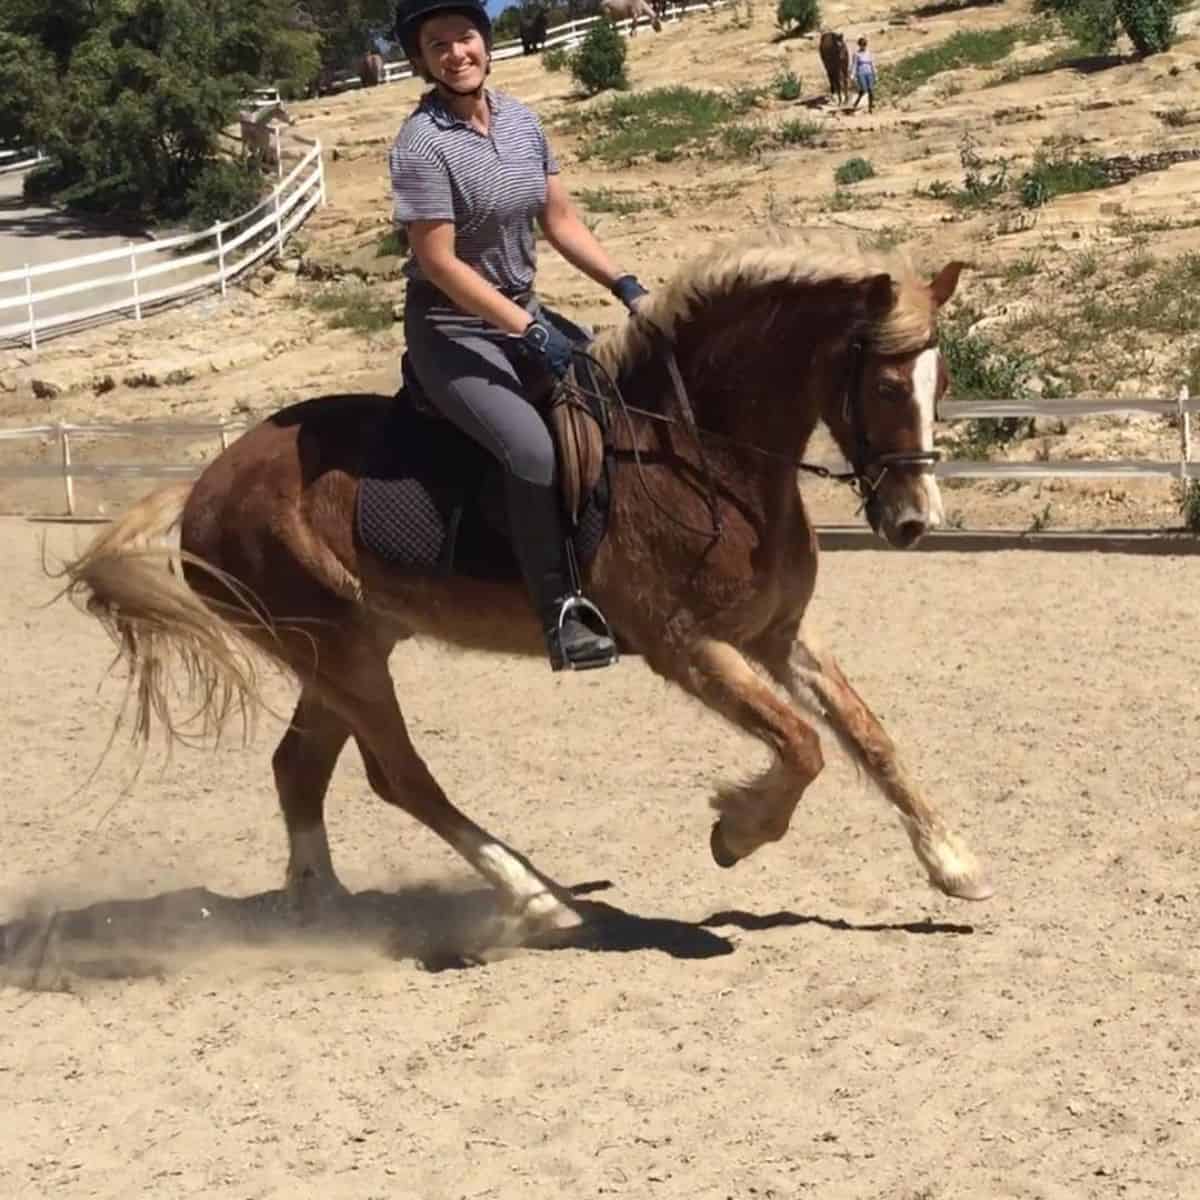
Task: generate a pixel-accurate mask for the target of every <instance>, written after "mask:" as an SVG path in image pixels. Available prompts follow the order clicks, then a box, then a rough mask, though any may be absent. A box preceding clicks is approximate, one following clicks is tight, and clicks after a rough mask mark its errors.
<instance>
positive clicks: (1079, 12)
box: [1039, 0, 1175, 55]
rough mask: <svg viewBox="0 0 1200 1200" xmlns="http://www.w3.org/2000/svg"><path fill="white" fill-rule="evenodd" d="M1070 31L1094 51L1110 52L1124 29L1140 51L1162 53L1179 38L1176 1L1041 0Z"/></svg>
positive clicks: (1077, 39)
mask: <svg viewBox="0 0 1200 1200" xmlns="http://www.w3.org/2000/svg"><path fill="white" fill-rule="evenodd" d="M1039 7H1041V8H1043V9H1047V10H1049V11H1052V12H1055V13H1057V14H1058V16H1059V19H1060V20H1061V21H1062V24H1063V27H1064V28H1065V29H1066V31H1067V32H1068V33H1069V34H1071V36H1072V37H1074V39H1075V41H1076V42H1078V44H1079V45H1080V46H1081V47H1082V48H1083V49H1084V50H1087V51H1090V52H1091V53H1093V54H1107V53H1108V52H1109V51H1110V50H1112V48H1113V46H1114V45H1116V41H1117V34H1118V32H1119V31H1120V30H1122V29H1123V30H1124V31H1125V33H1126V35H1127V36H1128V37H1129V40H1130V41H1131V42H1132V43H1133V47H1134V49H1135V50H1136V51H1137V52H1138V54H1142V55H1146V54H1161V53H1162V52H1163V51H1164V50H1169V49H1170V47H1171V43H1172V42H1173V41H1174V38H1175V6H1174V4H1173V3H1172V0H1041V2H1040V5H1039Z"/></svg>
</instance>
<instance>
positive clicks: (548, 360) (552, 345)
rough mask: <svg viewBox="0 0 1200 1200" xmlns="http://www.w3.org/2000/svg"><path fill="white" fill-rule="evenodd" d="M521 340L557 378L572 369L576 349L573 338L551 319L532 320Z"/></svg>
mask: <svg viewBox="0 0 1200 1200" xmlns="http://www.w3.org/2000/svg"><path fill="white" fill-rule="evenodd" d="M521 341H522V343H523V344H524V346H525V348H526V349H527V350H529V351H531V352H532V353H533V355H534V357H535V358H537V359H539V360H540V361H541V363H542V365H543V366H544V367H545V368H546V370H547V371H549V372H550V374H551V375H553V376H554V378H555V379H562V377H563V376H564V375H566V373H567V372H568V371H569V370H570V369H571V362H572V359H573V354H574V349H575V348H574V346H573V345H572V344H571V339H570V338H569V337H567V335H566V334H565V333H562V332H561V331H560V330H559V329H558V328H557V327H556V326H554V325H551V324H550V322H549V321H539V320H536V319H535V320H532V321H530V322H529V324H528V325H526V326H525V332H524V333H522V334H521Z"/></svg>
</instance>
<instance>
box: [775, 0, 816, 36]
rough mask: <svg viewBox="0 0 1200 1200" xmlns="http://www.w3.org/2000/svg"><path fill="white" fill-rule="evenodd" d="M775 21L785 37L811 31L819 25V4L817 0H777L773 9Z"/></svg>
mask: <svg viewBox="0 0 1200 1200" xmlns="http://www.w3.org/2000/svg"><path fill="white" fill-rule="evenodd" d="M775 23H776V24H777V25H778V26H779V28H780V29H782V30H783V33H784V36H785V37H799V36H800V35H801V34H802V33H812V31H813V30H814V29H818V28H820V25H821V5H820V4H819V3H818V0H779V6H778V7H777V8H776V9H775Z"/></svg>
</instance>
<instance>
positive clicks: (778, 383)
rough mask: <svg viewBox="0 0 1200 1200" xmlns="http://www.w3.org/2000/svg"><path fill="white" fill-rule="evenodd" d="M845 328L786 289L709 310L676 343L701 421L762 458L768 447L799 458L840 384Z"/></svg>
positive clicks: (729, 301) (735, 299) (684, 328)
mask: <svg viewBox="0 0 1200 1200" xmlns="http://www.w3.org/2000/svg"><path fill="white" fill-rule="evenodd" d="M789 299H790V298H789ZM842 326H843V323H842V321H841V320H840V319H839V318H838V316H837V314H836V313H830V312H829V311H827V310H825V309H822V308H820V307H817V308H806V307H804V306H802V305H799V304H796V303H795V302H794V301H792V302H791V303H785V302H784V301H783V299H782V298H781V295H780V292H779V291H778V290H775V291H774V292H771V291H768V290H766V289H764V290H763V292H762V293H761V294H759V295H757V296H754V297H752V298H750V299H749V300H747V298H745V297H728V298H723V300H722V301H720V302H717V303H714V304H710V305H708V306H705V307H704V308H703V309H702V310H701V311H700V312H699V313H697V315H696V316H695V318H694V319H693V320H691V321H689V322H688V323H686V324H684V325H683V326H681V328H680V329H679V330H678V333H677V339H676V340H677V358H678V362H679V366H680V373H681V375H682V376H683V379H684V381H685V385H686V387H687V389H688V393H689V395H690V396H691V397H692V403H693V407H694V409H695V412H696V421H697V424H698V425H700V426H701V427H702V428H707V429H711V430H712V431H713V432H714V433H716V434H720V435H722V438H723V440H725V441H726V442H727V443H729V444H730V445H733V444H734V443H737V444H742V445H745V446H747V447H752V448H753V450H748V451H747V453H748V454H750V456H751V457H757V458H758V459H759V460H760V461H770V459H769V457H768V456H764V455H762V454H761V453H758V454H756V452H757V451H762V450H767V451H770V452H771V453H772V454H775V455H780V456H784V457H790V458H793V459H795V458H798V457H799V456H800V455H801V454H802V453H803V452H804V448H805V446H806V445H807V444H808V441H809V439H810V438H811V437H812V434H813V430H814V429H815V428H816V425H817V421H818V420H819V419H820V415H821V412H822V411H823V409H824V407H825V404H826V401H827V399H828V397H827V394H826V393H828V392H829V391H830V390H831V389H832V388H833V387H835V386H836V380H835V379H834V374H835V371H836V364H837V361H838V350H839V348H840V345H841V343H842V342H844V340H845V335H844V329H843V327H842Z"/></svg>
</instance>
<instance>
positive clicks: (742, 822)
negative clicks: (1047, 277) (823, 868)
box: [653, 638, 825, 867]
mask: <svg viewBox="0 0 1200 1200" xmlns="http://www.w3.org/2000/svg"><path fill="white" fill-rule="evenodd" d="M656 659H657V661H655V662H654V664H653V665H654V667H655V669H657V670H659V671H661V672H662V673H663V674H664V675H667V676H668V677H669V678H671V679H673V680H674V681H675V682H676V683H679V684H680V685H681V686H682V687H684V688H685V689H686V690H687V691H689V692H690V693H691V694H692V695H694V696H696V697H697V698H698V699H700V700H702V701H704V703H705V704H706V705H708V707H709V708H712V709H714V710H715V711H716V712H719V713H721V715H722V716H724V717H726V718H727V719H728V720H730V721H732V722H733V723H734V724H735V725H737V726H739V727H740V728H742V729H744V730H745V731H746V732H747V733H750V734H753V735H754V736H755V737H756V738H758V739H759V740H760V741H762V742H763V743H765V744H766V745H767V746H769V747H770V748H771V749H772V750H774V751H775V753H776V755H777V758H776V761H775V762H774V763H773V764H772V766H771V767H770V768H769V769H768V770H767V771H766V772H765V773H764V774H763V775H762V776H760V777H759V778H758V779H755V780H752V781H750V782H748V783H745V784H742V785H740V786H730V787H724V788H722V789H721V791H720V792H719V793H718V794H717V796H716V797H715V798H714V800H713V807H714V808H716V809H717V811H718V812H719V813H720V816H719V817H718V819H717V822H716V824H715V825H714V826H713V830H712V838H711V848H712V854H713V858H714V859H715V860H716V861H717V863H718V865H720V866H722V867H732V866H733V865H734V864H735V863H736V862H738V861H739V860H740V859H743V858H746V857H747V856H748V855H750V854H753V853H754V851H755V850H757V849H758V848H759V847H760V846H762V845H763V844H764V843H766V842H776V841H778V840H779V839H780V838H782V837H783V835H784V834H785V833H786V832H787V829H788V825H789V824H790V822H791V819H792V813H793V812H794V811H795V809H796V805H797V804H798V803H799V801H800V797H801V796H802V795H803V793H804V789H805V788H806V787H808V785H809V784H810V783H812V781H813V780H814V779H815V778H816V777H817V776H818V775H819V774H820V772H821V769H822V767H823V766H824V765H825V763H824V759H823V757H822V755H821V743H820V739H819V738H818V737H817V733H816V731H815V730H814V729H813V728H812V726H811V725H810V724H809V723H808V722H807V721H806V720H805V719H804V718H803V717H802V716H801V715H800V713H798V712H797V711H796V710H795V708H793V707H792V705H791V704H789V703H787V702H786V701H784V700H783V699H781V698H780V696H779V695H778V694H777V693H776V692H775V690H774V689H773V688H771V687H770V686H769V685H768V684H767V683H766V682H765V681H764V680H763V679H762V678H760V677H759V676H758V675H757V674H756V673H755V672H754V670H753V669H752V668H751V666H750V664H749V663H747V662H746V660H745V659H744V658H743V657H742V655H741V654H740V653H739V652H738V650H737V649H735V647H734V646H732V645H731V644H730V643H728V642H723V641H720V640H718V639H715V638H703V639H700V640H698V641H696V642H694V643H692V644H691V645H690V646H689V647H688V648H687V650H686V651H685V652H684V653H683V654H682V655H681V656H677V657H676V656H672V657H671V658H670V659H665V658H661V657H658V656H656Z"/></svg>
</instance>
